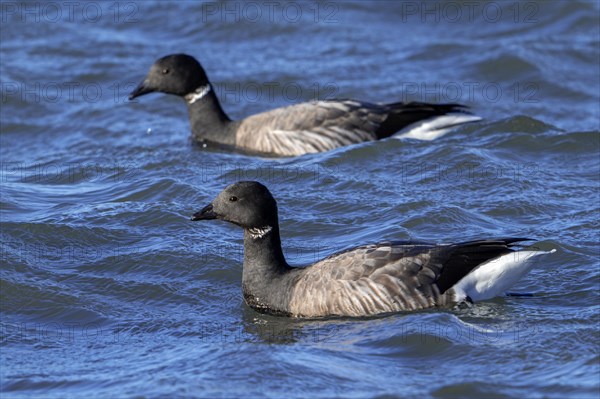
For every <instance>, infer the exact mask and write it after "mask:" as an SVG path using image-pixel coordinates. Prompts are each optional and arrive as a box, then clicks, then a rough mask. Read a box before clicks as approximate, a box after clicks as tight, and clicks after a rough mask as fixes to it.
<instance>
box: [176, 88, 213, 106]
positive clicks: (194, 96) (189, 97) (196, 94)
mask: <svg viewBox="0 0 600 399" xmlns="http://www.w3.org/2000/svg"><path fill="white" fill-rule="evenodd" d="M209 91H210V84H207V85H206V86H200V87H198V88H197V89H196V90H194V91H193V92H192V93H189V94H186V95H185V96H184V97H183V98H185V101H187V102H188V104H193V103H195V102H196V101H198V100H200V99H201V98H202V97H204V96H205V95H206V94H207V93H208V92H209Z"/></svg>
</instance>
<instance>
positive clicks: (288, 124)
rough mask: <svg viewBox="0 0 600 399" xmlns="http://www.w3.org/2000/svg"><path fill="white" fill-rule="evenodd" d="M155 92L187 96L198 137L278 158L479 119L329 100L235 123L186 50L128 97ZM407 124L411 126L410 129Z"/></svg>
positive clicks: (416, 107) (160, 63)
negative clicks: (185, 52)
mask: <svg viewBox="0 0 600 399" xmlns="http://www.w3.org/2000/svg"><path fill="white" fill-rule="evenodd" d="M152 92H162V93H167V94H174V95H177V96H180V97H183V98H184V99H185V101H186V103H187V105H188V112H189V116H190V124H191V127H192V134H193V137H194V139H195V140H196V141H199V142H201V143H207V142H208V143H216V144H220V145H224V146H228V147H235V148H238V149H241V150H245V151H249V152H257V153H264V154H271V155H276V156H297V155H302V154H306V153H315V152H322V151H329V150H332V149H334V148H337V147H342V146H346V145H350V144H356V143H361V142H364V141H373V140H379V139H383V138H385V137H389V136H391V135H393V134H395V133H398V132H400V134H401V135H399V136H397V137H409V138H418V139H424V140H432V139H435V138H437V137H439V136H441V135H443V134H445V133H446V132H447V131H448V130H450V129H451V128H453V127H455V126H457V125H460V124H463V123H468V122H474V121H477V120H480V119H481V118H479V117H477V116H474V115H471V114H469V113H468V112H467V111H466V110H465V108H466V107H465V106H462V105H459V104H426V103H419V102H410V103H401V102H398V103H392V104H372V103H368V102H362V101H354V100H328V101H314V102H307V103H301V104H296V105H292V106H288V107H284V108H277V109H274V110H271V111H268V112H264V113H260V114H257V115H252V116H250V117H248V118H246V119H243V120H239V121H232V120H231V119H229V117H228V116H227V115H226V114H225V112H224V111H223V108H221V104H220V103H219V100H218V99H217V96H216V95H215V92H214V90H213V88H212V86H211V84H210V82H209V81H208V77H207V76H206V72H204V69H203V68H202V66H201V65H200V63H199V62H198V61H197V60H196V59H195V58H194V57H192V56H189V55H186V54H173V55H168V56H166V57H163V58H160V59H158V60H157V61H156V62H155V63H154V65H152V67H151V68H150V71H149V72H148V75H147V76H146V78H145V79H144V80H143V81H142V83H141V84H140V85H139V86H138V87H137V88H136V89H135V90H133V92H131V94H130V95H129V99H130V100H133V99H134V98H136V97H139V96H142V95H144V94H148V93H152ZM409 126H411V127H412V129H410V130H408V129H409ZM406 130H408V131H406ZM401 131H402V132H401ZM403 132H404V133H403Z"/></svg>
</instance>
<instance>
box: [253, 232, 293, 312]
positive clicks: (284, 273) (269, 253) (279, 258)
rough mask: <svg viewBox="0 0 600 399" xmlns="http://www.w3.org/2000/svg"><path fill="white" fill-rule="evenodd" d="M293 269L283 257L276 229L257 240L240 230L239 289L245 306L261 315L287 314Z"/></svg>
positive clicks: (291, 289)
mask: <svg viewBox="0 0 600 399" xmlns="http://www.w3.org/2000/svg"><path fill="white" fill-rule="evenodd" d="M295 270H298V269H294V268H291V267H290V266H289V265H288V264H287V262H286V261H285V257H284V256H283V250H282V249H281V239H280V237H279V226H277V225H276V226H274V227H273V229H272V230H271V231H270V232H268V233H267V234H265V235H264V236H263V237H260V238H256V237H253V233H252V232H250V231H248V230H244V271H243V275H242V289H243V293H244V300H245V301H246V303H247V304H248V305H249V306H251V307H252V308H254V309H255V310H258V311H259V312H263V313H271V314H278V315H289V313H290V310H289V302H290V296H291V293H292V291H293V285H294V281H295V277H294V272H293V271H295Z"/></svg>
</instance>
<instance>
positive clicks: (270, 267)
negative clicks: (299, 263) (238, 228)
mask: <svg viewBox="0 0 600 399" xmlns="http://www.w3.org/2000/svg"><path fill="white" fill-rule="evenodd" d="M288 269H290V267H289V266H288V264H287V262H286V260H285V257H284V255H283V250H282V248H281V237H280V236H279V226H277V225H276V226H274V227H273V228H272V229H271V230H270V231H269V232H267V233H265V234H264V236H262V237H256V234H255V233H252V232H251V231H250V230H248V229H244V273H246V271H249V272H252V273H253V274H255V273H259V274H262V275H269V276H272V275H278V274H281V273H285V272H286V271H287V270H288Z"/></svg>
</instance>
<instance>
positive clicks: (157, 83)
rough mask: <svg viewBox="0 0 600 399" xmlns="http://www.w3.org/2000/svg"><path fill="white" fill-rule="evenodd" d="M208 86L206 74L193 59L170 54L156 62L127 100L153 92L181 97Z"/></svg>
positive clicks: (187, 56) (183, 55)
mask: <svg viewBox="0 0 600 399" xmlns="http://www.w3.org/2000/svg"><path fill="white" fill-rule="evenodd" d="M208 84H209V82H208V77H207V76H206V72H204V69H203V68H202V65H200V63H199V62H198V61H197V60H196V59H195V58H194V57H192V56H190V55H187V54H172V55H167V56H165V57H162V58H159V59H158V60H156V62H155V63H154V64H153V65H152V67H150V71H149V72H148V75H146V78H145V79H144V80H143V81H142V83H140V84H139V86H138V87H137V88H136V89H135V90H133V91H132V92H131V94H129V99H130V100H133V99H134V98H136V97H140V96H143V95H145V94H148V93H153V92H161V93H167V94H175V95H177V96H182V97H183V96H185V95H187V94H190V93H193V92H194V91H195V90H197V89H199V88H201V87H203V86H207V85H208Z"/></svg>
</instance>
